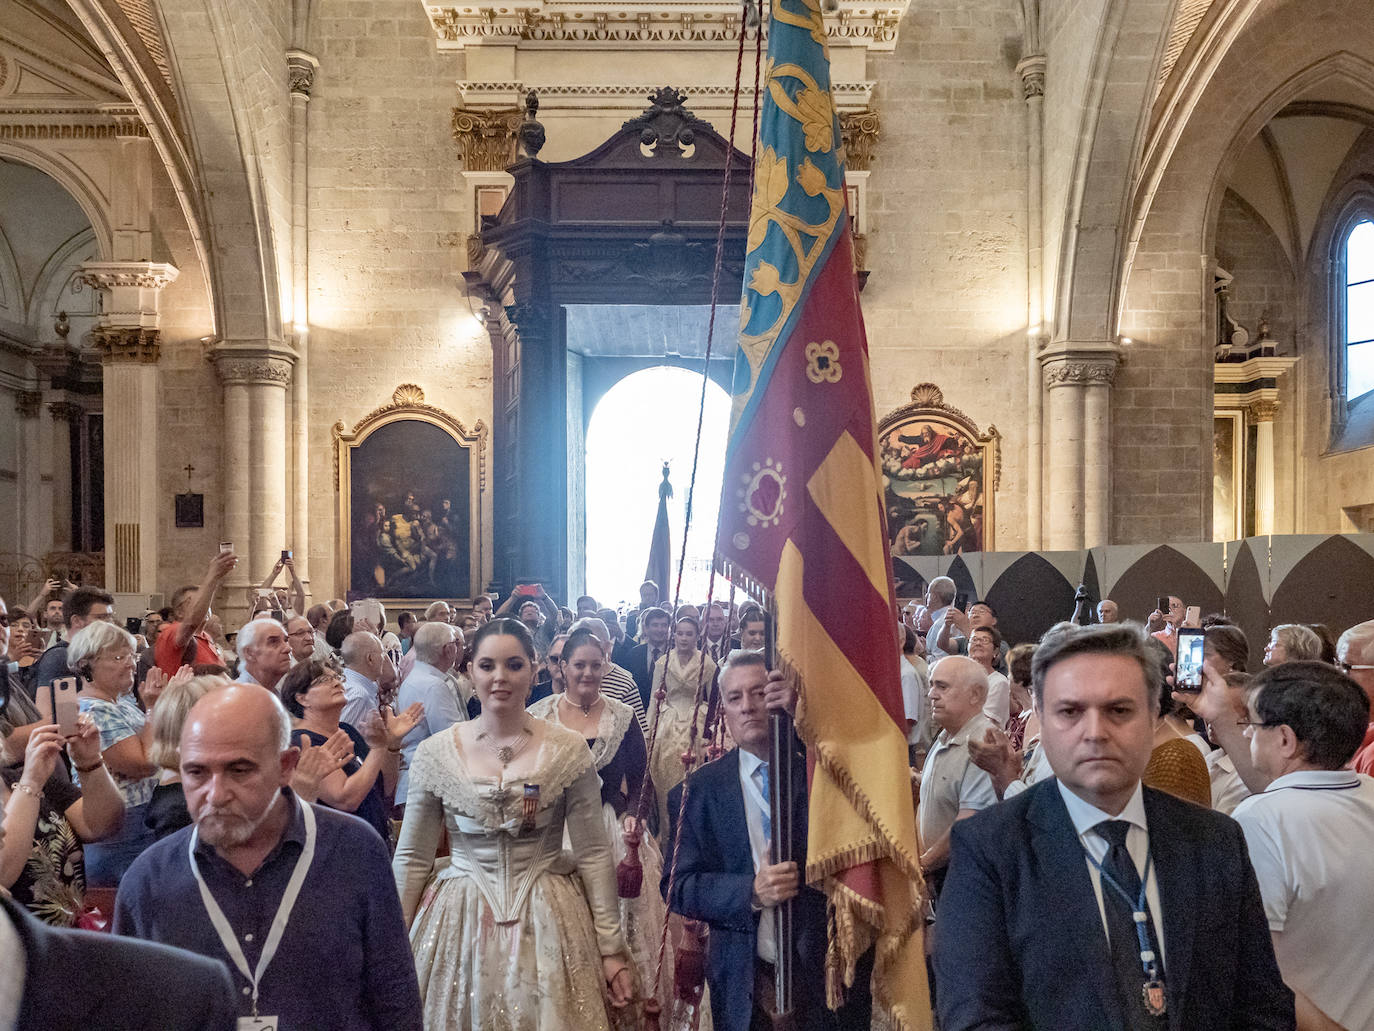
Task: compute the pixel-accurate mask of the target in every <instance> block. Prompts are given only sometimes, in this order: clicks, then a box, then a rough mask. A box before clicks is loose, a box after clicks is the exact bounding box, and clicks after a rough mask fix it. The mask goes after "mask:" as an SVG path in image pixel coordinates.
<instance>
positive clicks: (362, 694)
mask: <svg viewBox="0 0 1374 1031" xmlns="http://www.w3.org/2000/svg"><path fill="white" fill-rule="evenodd" d="M343 682H344V697H345V698H347V699H348V701H346V702H344V707H343V712H341V713H339V722H340V723H349V724H352V726H353V729H354V730H356V731H357V732H358V733H359V734H361V733H362V732H363V725H364V724H365V723H367V718H368V717H369V716H371V715H372V714H373V713H374V712H376V711H377V682H376V681H375V680H368V679H367V677H365V676H363V675H362V674H361V673H359V672H358V671H357V670H356V669H348V668H347V667H345V668H344V671H343Z"/></svg>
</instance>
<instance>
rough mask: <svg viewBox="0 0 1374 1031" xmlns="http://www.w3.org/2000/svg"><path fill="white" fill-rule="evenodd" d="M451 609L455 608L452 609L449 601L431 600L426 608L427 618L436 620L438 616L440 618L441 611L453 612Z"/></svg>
mask: <svg viewBox="0 0 1374 1031" xmlns="http://www.w3.org/2000/svg"><path fill="white" fill-rule="evenodd" d="M451 611H453V610H452V609H451V608H449V604H448V602H446V601H436V602H431V603H430V604H429V606H428V607H427V608H426V609H425V619H426V620H435V619H438V618H439V613H440V612H451Z"/></svg>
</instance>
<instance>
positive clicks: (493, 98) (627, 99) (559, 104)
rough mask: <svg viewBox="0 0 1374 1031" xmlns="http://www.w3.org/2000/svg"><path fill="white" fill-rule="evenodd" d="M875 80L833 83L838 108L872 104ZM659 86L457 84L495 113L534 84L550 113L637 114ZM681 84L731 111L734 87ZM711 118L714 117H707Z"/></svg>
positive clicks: (746, 88)
mask: <svg viewBox="0 0 1374 1031" xmlns="http://www.w3.org/2000/svg"><path fill="white" fill-rule="evenodd" d="M873 85H874V83H873V81H872V80H868V81H864V82H834V83H831V85H830V92H831V95H832V96H833V97H834V98H835V108H836V110H838V111H839V112H840V114H841V116H843V115H846V114H856V113H859V112H861V111H863V110H864V109H865V108H867V107H868V105H869V103H870V102H871V101H872V99H873ZM657 88H658V87H657V86H656V85H654V84H652V83H642V84H626V83H619V82H618V83H604V82H603V83H567V82H544V83H525V82H495V81H493V82H478V81H471V80H464V81H461V82H459V83H458V96H459V99H460V101H461V106H462V107H464V108H465V109H467V110H472V111H481V112H484V113H488V114H490V113H495V112H498V111H506V110H510V106H511V104H512V102H513V101H514V100H515V99H516V98H519V97H523V96H525V95H526V94H527V93H528V92H529V91H530V90H531V89H533V90H534V91H535V92H537V93H538V94H539V102H540V105H541V107H542V108H543V110H545V111H546V112H561V111H585V110H588V109H592V110H597V111H620V110H628V111H633V112H635V113H638V112H640V111H641V110H643V107H644V96H645V95H646V94H650V93H653V92H654V90H656V89H657ZM679 88H680V89H681V90H682V92H683V93H685V94H687V95H688V96H690V97H691V98H692V106H693V107H694V108H697V109H701V110H709V111H710V112H711V113H712V118H715V117H718V116H719V115H721V114H724V115H726V116H728V114H729V111H730V104H731V101H732V100H733V98H734V92H735V91H734V87H733V86H722V85H720V84H719V83H698V82H693V83H682V84H680V86H679ZM753 99H754V88H753V85H752V84H742V85H741V88H740V104H741V105H742V109H744V110H747V109H748V108H749V106H750V105H751V104H752V103H753ZM708 120H709V119H708Z"/></svg>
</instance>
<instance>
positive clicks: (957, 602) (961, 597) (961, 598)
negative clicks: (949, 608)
mask: <svg viewBox="0 0 1374 1031" xmlns="http://www.w3.org/2000/svg"><path fill="white" fill-rule="evenodd" d="M954 607H955V608H956V609H958V610H959V611H960V612H967V611H968V595H967V594H963V593H960V594H956V595H955V596H954Z"/></svg>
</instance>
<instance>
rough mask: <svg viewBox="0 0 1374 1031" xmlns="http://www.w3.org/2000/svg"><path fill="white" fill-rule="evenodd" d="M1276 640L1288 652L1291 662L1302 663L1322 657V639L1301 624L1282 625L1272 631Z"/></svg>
mask: <svg viewBox="0 0 1374 1031" xmlns="http://www.w3.org/2000/svg"><path fill="white" fill-rule="evenodd" d="M1271 633H1272V634H1273V635H1274V640H1276V641H1278V642H1279V644H1281V645H1283V647H1284V650H1285V651H1287V652H1288V661H1289V662H1302V661H1305V660H1307V659H1320V658H1321V657H1322V639H1321V638H1320V637H1318V636H1317V632H1316V631H1315V630H1313V629H1312V628H1311V627H1308V626H1303V625H1302V624H1301V623H1280V624H1279V625H1278V626H1276V627H1274V629H1273V630H1272V631H1271Z"/></svg>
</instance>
